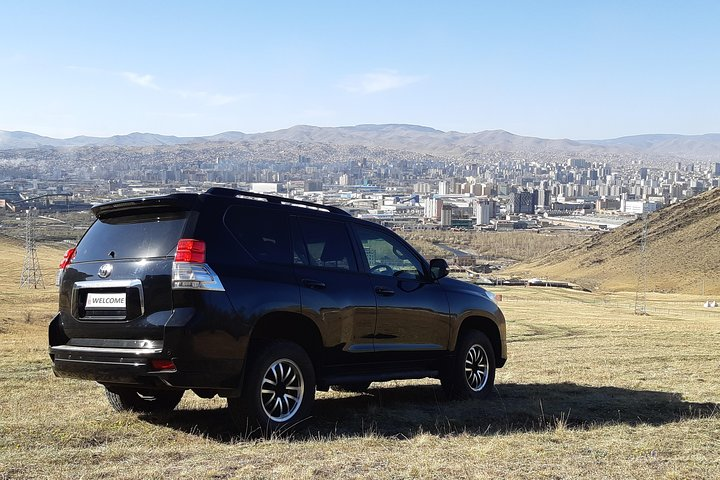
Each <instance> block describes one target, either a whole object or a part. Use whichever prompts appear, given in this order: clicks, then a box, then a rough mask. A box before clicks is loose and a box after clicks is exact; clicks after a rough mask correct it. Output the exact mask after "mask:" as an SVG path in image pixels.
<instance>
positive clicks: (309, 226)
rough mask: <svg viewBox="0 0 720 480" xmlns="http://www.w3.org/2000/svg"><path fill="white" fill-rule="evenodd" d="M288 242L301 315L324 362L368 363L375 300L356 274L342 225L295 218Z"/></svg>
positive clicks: (361, 278)
mask: <svg viewBox="0 0 720 480" xmlns="http://www.w3.org/2000/svg"><path fill="white" fill-rule="evenodd" d="M293 239H294V242H293V243H294V248H293V261H294V264H295V275H296V278H297V281H298V284H299V285H300V295H301V298H302V311H303V314H305V315H306V316H308V317H310V318H312V319H313V320H314V321H315V323H316V324H318V325H319V326H320V329H321V331H322V332H323V342H324V344H325V352H326V355H327V356H326V359H325V363H326V364H329V365H330V364H342V363H348V362H352V363H355V362H358V361H361V362H362V361H370V360H371V356H369V355H368V354H369V353H371V352H372V351H373V332H374V330H375V295H374V294H373V291H372V288H371V286H370V283H369V282H368V278H367V275H365V274H362V273H359V268H358V262H357V259H356V255H355V252H354V250H353V246H352V242H351V238H350V234H349V231H348V226H347V222H337V221H333V220H327V219H321V218H314V217H304V216H298V217H295V218H294V221H293ZM357 354H362V355H363V356H362V357H361V358H357V357H356V355H357Z"/></svg>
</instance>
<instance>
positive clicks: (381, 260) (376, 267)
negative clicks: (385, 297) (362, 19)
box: [355, 226, 424, 280]
mask: <svg viewBox="0 0 720 480" xmlns="http://www.w3.org/2000/svg"><path fill="white" fill-rule="evenodd" d="M355 228H356V231H357V234H358V237H359V239H360V243H362V247H363V251H364V252H365V258H366V259H367V263H368V268H369V269H370V273H371V274H373V275H387V276H395V277H399V278H407V279H417V280H420V279H422V278H423V277H424V274H423V268H422V263H421V262H420V260H418V258H417V257H416V256H415V255H414V254H413V253H412V252H411V251H410V250H408V248H407V247H406V246H405V245H403V244H402V243H401V242H400V241H399V240H398V239H397V238H395V237H393V236H392V235H388V234H386V233H384V232H381V231H379V230H375V229H372V228H366V227H360V226H356V227H355Z"/></svg>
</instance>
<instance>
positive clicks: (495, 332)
mask: <svg viewBox="0 0 720 480" xmlns="http://www.w3.org/2000/svg"><path fill="white" fill-rule="evenodd" d="M467 330H477V331H479V332H482V333H484V334H485V335H486V336H487V337H488V339H489V340H490V343H491V344H492V347H493V350H494V352H495V364H496V365H497V366H498V367H502V366H503V364H504V363H505V357H504V356H503V354H504V348H503V346H504V343H503V341H502V334H501V332H500V328H499V327H498V325H497V324H496V323H495V322H494V321H493V320H491V319H490V318H487V317H484V316H482V315H473V316H469V317H467V318H465V319H464V320H463V322H462V324H460V327H459V328H458V330H457V334H456V335H455V336H454V338H453V339H452V345H451V349H452V350H453V351H455V348H456V347H457V342H458V339H459V338H460V337H461V336H462V335H463V333H464V332H466V331H467Z"/></svg>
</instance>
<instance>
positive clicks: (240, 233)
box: [225, 206, 290, 265]
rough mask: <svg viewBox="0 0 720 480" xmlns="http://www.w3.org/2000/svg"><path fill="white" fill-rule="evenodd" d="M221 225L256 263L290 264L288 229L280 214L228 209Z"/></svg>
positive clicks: (286, 221) (240, 208)
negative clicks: (223, 223)
mask: <svg viewBox="0 0 720 480" xmlns="http://www.w3.org/2000/svg"><path fill="white" fill-rule="evenodd" d="M225 225H226V226H227V228H228V229H229V230H230V232H231V233H232V234H233V236H234V237H235V238H236V239H237V241H238V242H240V244H241V245H242V246H243V247H245V249H246V250H247V251H248V252H249V253H250V255H252V256H253V257H254V258H255V259H256V260H258V261H261V262H268V263H281V264H286V265H287V264H290V226H289V225H288V216H287V214H285V213H283V212H274V211H271V210H268V209H262V208H255V207H240V206H234V207H230V208H229V209H228V211H227V214H226V215H225Z"/></svg>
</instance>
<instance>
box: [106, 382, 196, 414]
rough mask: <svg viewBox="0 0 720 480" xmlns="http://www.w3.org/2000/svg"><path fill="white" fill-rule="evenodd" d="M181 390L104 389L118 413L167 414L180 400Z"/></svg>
mask: <svg viewBox="0 0 720 480" xmlns="http://www.w3.org/2000/svg"><path fill="white" fill-rule="evenodd" d="M183 393H185V392H184V391H182V390H179V391H176V390H147V389H136V388H129V387H105V396H106V397H107V399H108V402H110V405H111V406H112V407H113V408H114V409H115V410H117V411H118V412H124V411H128V410H129V411H133V412H142V413H148V412H169V411H171V410H173V409H174V408H175V407H177V405H178V403H180V400H181V399H182V396H183Z"/></svg>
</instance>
